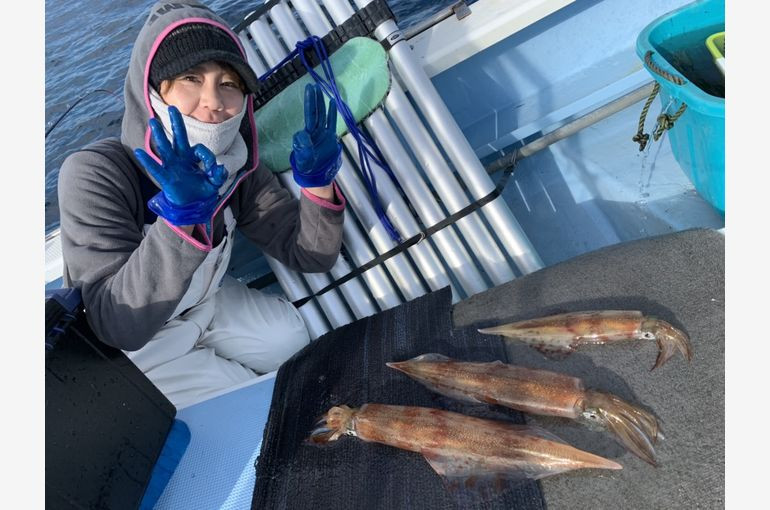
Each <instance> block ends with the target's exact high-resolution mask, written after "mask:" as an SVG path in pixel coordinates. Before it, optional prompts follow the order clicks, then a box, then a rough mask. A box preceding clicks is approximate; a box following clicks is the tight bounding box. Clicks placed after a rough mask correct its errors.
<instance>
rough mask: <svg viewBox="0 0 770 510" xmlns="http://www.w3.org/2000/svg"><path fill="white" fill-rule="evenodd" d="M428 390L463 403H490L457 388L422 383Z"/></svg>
mask: <svg viewBox="0 0 770 510" xmlns="http://www.w3.org/2000/svg"><path fill="white" fill-rule="evenodd" d="M420 383H422V384H423V385H424V386H425V387H426V388H428V389H429V390H431V391H433V392H436V393H438V394H440V395H443V396H445V397H449V398H451V399H455V400H459V401H461V402H472V403H474V404H488V403H489V402H485V401H483V400H479V399H477V398H476V397H474V396H473V395H470V394H468V393H467V392H465V391H462V390H458V389H456V388H452V387H450V386H444V385H443V384H435V383H430V382H427V381H422V380H421V381H420Z"/></svg>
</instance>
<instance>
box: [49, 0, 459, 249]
mask: <svg viewBox="0 0 770 510" xmlns="http://www.w3.org/2000/svg"><path fill="white" fill-rule="evenodd" d="M455 1H456V0H387V2H388V5H389V6H390V8H391V10H392V11H393V14H394V15H395V17H396V22H397V23H398V25H399V27H401V28H402V29H405V28H407V27H409V26H412V25H414V24H415V23H419V22H420V21H422V20H424V19H426V18H428V17H430V16H431V15H433V14H435V13H437V12H439V11H440V10H442V9H444V8H446V7H449V6H450V5H452V4H453V3H455ZM203 2H204V3H205V4H206V5H208V6H209V7H211V8H212V9H213V10H214V11H215V12H217V13H219V15H220V16H222V17H223V18H224V19H225V21H227V23H228V24H229V25H230V26H235V25H237V24H238V23H239V22H240V21H241V20H243V18H244V17H245V16H246V15H248V14H249V13H251V12H252V11H253V10H254V9H256V8H257V7H258V6H259V5H261V4H262V3H264V2H263V1H261V0H257V1H255V0H210V1H206V0H203ZM153 3H154V2H152V1H139V0H124V1H121V2H105V1H103V0H99V1H96V0H70V1H67V2H61V1H56V0H46V2H45V30H46V32H45V120H46V125H45V131H46V132H48V130H49V129H51V128H52V127H53V129H51V131H50V133H49V134H48V135H47V136H46V138H45V229H46V234H47V233H49V232H51V231H53V230H55V229H56V228H58V226H59V204H58V200H57V197H56V183H57V179H58V176H59V167H60V166H61V164H62V162H63V161H64V159H65V158H66V157H67V156H68V155H69V154H72V153H73V152H75V151H77V150H79V149H80V148H82V147H83V146H85V145H87V144H88V143H91V142H93V141H96V140H99V139H101V138H106V137H110V136H119V135H120V122H121V116H122V111H123V81H124V80H125V76H126V70H127V68H128V61H129V57H130V55H131V47H132V45H133V42H134V40H135V39H136V36H137V34H138V33H139V29H140V28H141V26H142V24H143V23H144V21H145V19H146V18H147V14H148V12H149V9H150V7H151V6H152V4H153ZM467 3H469V4H470V3H472V1H468V2H467ZM81 98H83V99H82V100H80V99H81ZM78 100H80V101H79V102H78ZM76 102H77V105H75V103H76ZM73 105H75V106H74V107H73ZM70 107H72V110H71V111H70V112H69V113H67V115H66V116H65V117H64V118H63V120H62V121H61V122H59V123H58V124H56V126H55V127H54V124H55V123H56V122H57V120H58V119H59V118H60V117H61V116H62V115H63V114H64V113H65V112H66V111H67V110H68V109H69V108H70Z"/></svg>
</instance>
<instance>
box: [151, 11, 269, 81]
mask: <svg viewBox="0 0 770 510" xmlns="http://www.w3.org/2000/svg"><path fill="white" fill-rule="evenodd" d="M209 60H216V61H219V62H225V63H227V64H230V65H231V66H233V68H234V69H235V71H236V72H237V73H238V75H239V76H240V77H241V80H243V83H244V85H245V86H246V89H247V92H255V91H256V90H257V88H258V86H259V81H258V80H257V76H256V75H255V74H254V71H252V69H251V67H249V64H248V63H247V62H246V61H245V60H244V59H243V57H242V56H241V51H240V49H239V48H238V45H237V44H236V43H235V41H233V39H232V37H230V35H229V34H227V33H225V32H224V31H223V30H222V29H220V28H217V27H215V26H212V25H209V24H207V23H188V24H186V25H181V26H179V27H177V28H175V29H174V30H172V31H171V32H170V33H169V34H168V35H167V36H166V37H165V38H164V39H163V42H161V43H160V46H158V51H157V52H156V53H155V56H154V57H153V59H152V63H151V64H150V76H149V80H150V85H152V86H153V87H154V88H155V90H157V91H160V88H159V86H160V82H162V81H163V80H168V79H170V78H173V77H174V76H177V75H178V74H180V73H182V72H184V71H186V70H188V69H190V68H191V67H195V66H197V65H198V64H202V63H204V62H207V61H209Z"/></svg>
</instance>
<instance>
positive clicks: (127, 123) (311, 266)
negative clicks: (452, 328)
mask: <svg viewBox="0 0 770 510" xmlns="http://www.w3.org/2000/svg"><path fill="white" fill-rule="evenodd" d="M201 19H203V20H210V22H212V23H216V24H219V25H221V27H222V28H225V29H226V30H227V31H228V32H229V33H231V34H232V31H231V30H230V29H229V28H227V25H226V24H225V22H224V21H223V20H222V19H221V18H220V17H218V16H217V15H215V14H214V13H213V12H212V11H210V10H209V9H208V8H207V7H205V6H203V5H200V4H196V3H192V2H190V3H188V2H159V3H156V4H155V5H154V6H153V7H152V10H151V11H150V15H149V17H148V19H147V21H146V22H145V24H144V26H143V27H142V30H141V32H140V33H139V36H138V37H137V40H136V42H135V44H134V48H133V51H132V54H131V61H130V64H129V69H128V74H127V76H126V81H125V90H124V97H125V113H124V116H123V124H122V131H121V137H120V140H117V139H105V140H101V141H98V142H95V143H93V144H91V145H89V146H87V147H85V148H84V149H83V150H81V151H79V152H76V153H74V154H72V155H70V156H69V157H68V158H67V159H66V160H65V161H64V163H63V164H62V167H61V169H60V175H59V182H58V193H59V204H60V218H61V240H62V253H63V258H64V284H65V285H66V286H68V287H76V288H79V289H80V290H81V294H82V296H83V300H84V303H85V307H86V315H87V317H88V321H89V323H90V325H91V327H92V328H93V330H94V332H95V333H96V334H97V336H98V337H99V338H100V339H101V340H102V341H103V342H105V343H107V344H109V345H112V346H115V347H118V348H120V349H124V350H129V351H133V350H137V349H140V348H141V347H142V346H144V345H145V344H146V343H147V342H148V341H149V340H150V339H151V338H152V337H153V335H154V334H155V333H156V332H157V331H158V330H159V329H160V328H161V327H162V326H163V325H164V324H165V323H166V322H167V321H168V320H169V318H170V317H171V314H172V313H173V311H174V309H175V308H176V306H177V304H178V303H179V301H180V300H181V298H182V296H183V295H184V294H185V292H186V291H187V288H188V286H189V284H190V281H191V279H192V275H193V272H194V271H195V269H196V268H197V267H198V266H199V265H200V263H201V262H202V261H203V260H204V259H205V258H206V255H207V253H208V252H209V251H210V250H211V248H212V247H213V246H216V245H217V244H218V243H219V242H221V239H222V237H223V233H224V225H223V218H222V217H223V214H222V210H223V209H224V207H225V206H229V207H230V208H231V209H232V211H233V214H234V216H235V218H236V220H237V224H238V228H239V229H240V230H241V232H242V233H243V234H244V235H245V236H246V237H248V238H249V239H251V240H252V241H254V242H255V243H256V244H257V245H258V246H259V247H260V248H261V249H262V250H263V251H264V253H266V254H268V255H270V256H272V257H275V258H276V259H278V260H280V261H281V262H283V263H285V264H286V265H287V266H289V267H290V268H292V269H295V270H297V271H303V272H323V271H328V270H329V269H330V268H331V267H332V265H333V264H334V262H335V261H336V259H337V256H338V254H339V251H340V246H341V243H342V221H343V212H344V198H342V197H341V195H340V194H339V192H338V191H337V190H336V186H335V193H336V195H337V200H338V201H339V202H341V204H331V203H329V202H325V201H323V200H321V199H318V198H316V197H313V196H308V194H306V193H303V194H302V196H301V198H300V200H299V201H297V200H296V199H294V198H292V197H291V195H290V194H289V193H288V192H287V191H286V190H285V189H283V187H282V186H281V185H280V184H279V183H278V180H277V179H276V177H275V176H274V175H273V174H272V173H271V172H269V171H268V170H267V169H265V168H264V167H262V166H259V164H258V162H259V154H258V148H257V139H256V136H255V126H254V115H253V111H252V107H251V104H249V110H248V111H247V113H246V115H244V119H243V122H242V124H241V128H240V132H241V135H242V136H243V138H244V140H245V141H246V145H247V146H248V159H247V162H246V165H244V167H243V168H241V169H237V170H238V174H237V177H236V179H235V181H234V185H233V186H231V187H230V188H229V191H228V193H225V195H223V196H222V199H221V204H220V207H219V208H218V209H217V213H216V214H215V216H214V219H213V228H212V232H213V236H212V239H211V240H210V241H207V240H198V241H196V240H193V239H190V238H189V237H186V236H183V235H180V233H179V232H178V231H177V230H175V229H172V228H171V227H170V226H169V224H167V223H166V221H165V220H163V219H162V218H157V221H156V219H155V218H154V217H152V216H154V215H152V216H150V215H151V213H150V212H149V209H148V208H147V207H146V200H147V199H148V198H149V197H151V196H152V195H154V194H155V193H157V192H158V191H159V189H158V188H157V187H155V186H156V183H155V182H154V181H153V180H152V178H151V177H150V176H149V174H148V173H146V172H145V170H144V168H142V167H141V165H139V164H138V162H137V160H136V159H135V157H134V154H133V150H134V149H135V148H140V147H142V148H145V150H147V151H148V152H149V150H152V149H153V147H152V146H150V142H149V140H150V138H149V130H148V120H149V118H150V115H151V113H152V110H151V108H150V106H149V105H150V103H149V98H148V77H147V76H146V74H145V70H146V69H148V68H149V65H148V63H149V62H148V59H150V58H152V55H153V53H154V51H155V49H156V48H157V46H158V44H159V42H160V40H162V38H163V37H164V36H165V34H167V33H168V31H169V30H170V29H171V28H172V25H176V24H182V23H186V22H191V21H193V20H194V21H197V22H201ZM233 37H235V35H234V34H233ZM239 44H240V43H239ZM153 115H154V114H153ZM301 128H302V126H298V129H301ZM228 170H229V171H231V172H232V171H234V169H228ZM145 223H152V225H151V227H150V228H149V230H148V231H147V233H146V235H145V234H144V233H143V227H144V224H145Z"/></svg>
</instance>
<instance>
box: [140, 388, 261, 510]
mask: <svg viewBox="0 0 770 510" xmlns="http://www.w3.org/2000/svg"><path fill="white" fill-rule="evenodd" d="M274 382H275V378H272V377H270V378H267V379H265V380H263V381H261V382H258V383H255V384H253V385H251V386H246V387H245V388H241V389H238V390H235V391H232V392H230V393H226V394H224V395H220V396H218V397H215V398H212V399H211V400H207V401H205V402H202V403H200V404H196V405H193V406H190V407H186V408H184V409H181V410H180V411H179V412H178V413H177V416H176V417H177V419H179V420H182V421H184V422H185V423H186V424H187V426H188V427H189V428H190V436H191V437H190V444H189V445H188V446H187V451H186V452H185V454H184V456H183V457H182V460H181V462H180V463H179V465H178V466H177V468H176V470H175V471H174V474H173V476H172V477H171V480H170V481H169V483H168V485H167V486H166V490H165V491H164V492H163V494H162V495H161V496H160V499H159V500H158V503H157V504H156V505H155V508H156V509H175V510H177V509H184V510H192V509H206V510H209V509H216V508H219V509H224V510H240V509H247V508H250V505H251V496H252V493H253V491H254V479H255V471H254V462H255V460H256V458H257V453H258V452H259V448H260V446H261V444H262V431H263V429H264V427H265V423H266V422H267V414H268V411H269V409H270V399H271V396H272V394H273V383H274Z"/></svg>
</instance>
